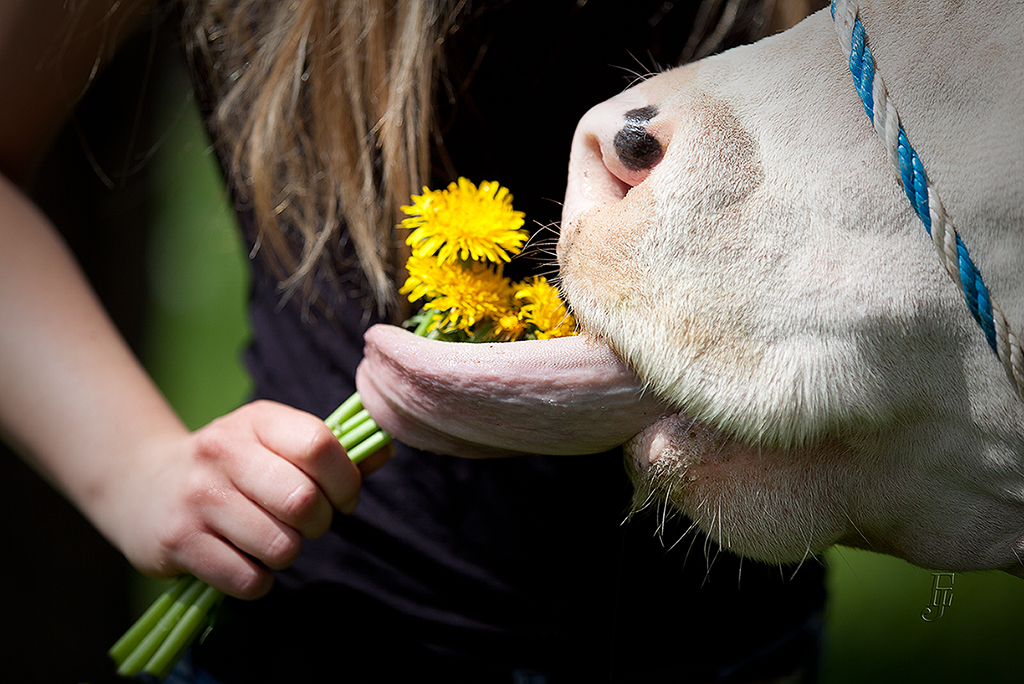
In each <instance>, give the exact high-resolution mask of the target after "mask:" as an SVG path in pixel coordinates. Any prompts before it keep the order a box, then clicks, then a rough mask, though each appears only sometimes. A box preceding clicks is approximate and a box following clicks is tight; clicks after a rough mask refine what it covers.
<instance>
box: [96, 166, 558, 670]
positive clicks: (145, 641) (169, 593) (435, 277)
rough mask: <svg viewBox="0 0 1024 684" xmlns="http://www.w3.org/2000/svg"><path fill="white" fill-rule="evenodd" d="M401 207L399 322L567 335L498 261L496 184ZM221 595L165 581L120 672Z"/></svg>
mask: <svg viewBox="0 0 1024 684" xmlns="http://www.w3.org/2000/svg"><path fill="white" fill-rule="evenodd" d="M412 200H413V204H412V205H410V206H404V207H402V211H403V212H404V213H405V214H407V218H405V219H404V220H403V221H402V224H401V225H402V227H404V228H407V229H411V232H410V234H409V236H408V238H407V240H406V242H407V244H408V245H409V246H410V248H411V255H410V257H409V260H408V261H407V263H406V270H407V271H408V274H409V277H408V280H406V282H405V285H404V286H403V287H402V288H401V290H400V292H401V294H404V295H407V296H408V298H409V301H411V302H419V301H421V300H422V301H423V302H424V304H423V306H422V308H421V309H420V311H419V312H418V313H417V314H416V315H414V316H413V317H412V318H411V319H410V320H409V321H408V322H407V324H408V325H410V326H415V332H416V333H417V334H418V335H422V336H425V337H429V338H433V339H440V340H445V341H453V342H505V341H512V340H523V339H546V338H552V337H563V336H566V335H573V334H575V329H576V323H575V321H574V320H573V318H572V316H571V314H569V313H568V312H567V311H566V308H565V306H564V304H563V303H562V300H561V299H560V297H559V295H558V291H557V290H556V289H555V288H554V287H553V286H551V285H550V284H549V283H548V282H547V280H545V279H544V278H543V277H533V278H529V279H527V280H524V281H522V282H512V281H511V280H510V279H509V278H507V277H505V275H504V273H503V269H504V264H505V263H507V262H508V261H510V259H511V258H512V257H513V256H515V255H516V254H518V253H519V252H520V251H521V250H522V248H523V245H524V244H525V243H526V240H527V234H526V231H525V230H523V224H524V220H523V218H524V217H523V213H522V212H520V211H515V210H513V209H512V195H510V194H509V192H508V190H507V189H506V188H503V187H502V186H500V185H499V184H498V183H495V182H489V181H485V182H483V183H481V184H480V185H479V187H478V186H476V185H474V184H473V183H471V182H470V181H468V180H466V179H465V178H459V179H458V181H457V182H454V183H451V184H450V185H449V186H448V187H447V188H446V189H445V190H429V189H427V188H424V189H423V194H422V195H413V197H412ZM325 422H326V423H327V425H328V427H330V428H331V430H332V431H333V432H334V434H335V436H336V437H337V438H338V440H339V441H340V442H341V444H342V445H343V446H344V447H345V449H346V451H347V452H348V456H349V458H351V459H352V460H353V461H354V462H356V463H359V462H360V461H362V460H363V459H365V458H366V457H368V456H369V455H371V454H373V453H375V452H376V451H378V450H379V449H381V448H382V447H384V446H385V445H387V444H388V442H390V441H391V438H390V437H389V436H388V435H387V434H386V433H384V432H383V431H381V430H380V429H379V428H378V427H377V424H376V423H374V421H373V419H372V418H371V417H370V415H369V414H368V413H367V412H366V410H365V409H363V407H362V402H361V400H360V398H359V393H358V392H357V393H355V394H353V395H352V396H351V397H350V398H349V399H348V400H347V401H345V402H344V403H343V404H342V405H341V406H339V407H338V408H337V409H336V410H335V411H334V412H333V413H332V414H331V415H330V416H328V417H327V419H326V420H325ZM222 598H223V595H222V594H221V593H220V592H218V591H217V590H216V589H214V588H213V587H210V586H208V585H206V584H204V583H203V582H202V581H200V580H198V579H196V578H195V577H191V576H183V577H180V578H178V579H177V580H175V581H174V582H173V583H172V584H171V585H170V586H169V587H168V588H167V590H166V591H164V593H163V594H161V595H160V597H159V598H157V599H156V601H154V602H153V604H152V605H151V606H150V607H149V608H148V609H147V610H146V611H145V612H144V613H143V614H142V616H141V617H140V618H139V619H138V620H137V621H136V622H135V624H133V625H132V626H131V628H129V630H128V631H127V632H125V634H124V636H122V637H121V638H120V639H119V640H118V641H117V643H115V644H114V645H113V647H111V649H110V651H109V654H110V657H111V658H113V660H114V663H115V665H116V666H117V672H118V674H119V675H122V676H133V675H136V674H139V673H143V672H144V673H148V674H150V675H153V676H155V677H157V678H159V679H164V678H166V677H167V676H168V675H169V674H170V671H171V670H172V669H173V668H174V665H175V664H176V663H177V662H178V660H179V659H180V658H181V656H182V655H183V654H184V652H185V651H186V650H187V649H188V648H189V647H190V646H191V645H192V643H193V642H194V641H195V640H196V639H197V638H199V637H201V636H202V635H203V634H205V633H206V631H207V630H209V629H210V628H211V626H212V619H213V614H214V613H215V612H216V611H215V609H216V607H217V606H218V605H219V604H220V601H221V599H222Z"/></svg>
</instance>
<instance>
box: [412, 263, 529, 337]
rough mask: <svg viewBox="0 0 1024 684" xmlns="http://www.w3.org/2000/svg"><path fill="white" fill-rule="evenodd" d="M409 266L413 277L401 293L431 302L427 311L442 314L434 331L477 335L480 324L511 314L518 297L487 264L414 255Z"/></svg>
mask: <svg viewBox="0 0 1024 684" xmlns="http://www.w3.org/2000/svg"><path fill="white" fill-rule="evenodd" d="M407 267H408V270H409V278H408V279H407V280H406V281H405V285H403V286H402V289H401V290H400V292H401V293H402V294H405V295H408V297H409V301H413V302H415V301H418V300H420V299H425V300H427V301H426V303H425V304H424V305H423V308H424V309H427V310H432V311H436V312H437V313H438V314H439V317H436V318H435V320H434V321H433V323H432V324H431V326H430V328H429V329H430V330H439V331H441V332H457V331H461V332H464V333H466V334H467V335H473V334H474V330H473V329H474V327H475V326H476V325H477V324H479V323H484V322H493V321H497V320H499V319H500V318H501V317H502V316H504V315H507V314H508V313H509V312H510V311H511V308H512V300H513V296H514V294H515V290H514V289H513V287H512V283H511V281H509V279H508V278H506V277H504V276H503V275H502V274H501V273H500V271H496V270H495V269H493V268H490V267H489V266H488V265H487V264H484V263H480V262H468V263H462V262H455V263H448V264H442V263H441V262H440V261H438V260H436V259H431V258H422V257H415V256H413V257H411V258H410V259H409V263H408V264H407Z"/></svg>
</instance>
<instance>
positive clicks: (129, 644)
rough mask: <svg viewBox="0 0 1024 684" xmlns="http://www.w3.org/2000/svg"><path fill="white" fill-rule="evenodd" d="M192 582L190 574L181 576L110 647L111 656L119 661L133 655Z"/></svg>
mask: <svg viewBox="0 0 1024 684" xmlns="http://www.w3.org/2000/svg"><path fill="white" fill-rule="evenodd" d="M191 582H192V578H190V577H188V576H183V577H179V578H178V579H177V580H175V581H174V583H173V584H171V586H169V587H168V588H167V589H166V590H165V591H164V593H162V594H161V595H160V597H159V598H157V600H155V601H153V603H152V605H150V606H149V608H147V609H146V612H145V613H143V614H142V616H141V617H140V618H139V619H138V620H136V621H135V624H133V625H132V626H131V628H130V629H129V630H128V631H127V632H125V633H124V636H122V637H121V638H120V639H118V640H117V642H116V643H115V644H114V645H113V646H111V647H110V657H111V658H113V659H114V660H115V661H116V662H118V663H122V662H124V661H125V659H126V658H127V657H128V656H129V655H131V653H132V651H134V650H135V649H136V647H137V646H138V645H139V642H141V641H142V640H143V639H144V638H145V636H146V635H147V634H149V633H150V632H152V631H153V628H154V627H156V624H157V622H159V621H160V618H162V617H163V616H164V615H165V614H166V613H167V610H168V609H169V608H170V607H171V605H172V604H173V603H174V602H175V601H176V600H177V599H178V597H179V596H181V594H182V593H183V592H184V591H185V589H186V588H187V587H188V585H189V584H191Z"/></svg>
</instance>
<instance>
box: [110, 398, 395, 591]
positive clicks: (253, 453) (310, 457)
mask: <svg viewBox="0 0 1024 684" xmlns="http://www.w3.org/2000/svg"><path fill="white" fill-rule="evenodd" d="M369 461H370V462H374V463H376V464H379V462H380V459H379V458H376V457H371V459H369ZM371 467H372V466H371ZM138 476H139V477H140V479H142V481H141V482H137V483H131V484H129V486H126V487H123V488H122V489H121V491H122V492H124V493H125V494H126V495H127V496H128V497H132V496H133V495H135V499H134V501H132V502H130V506H131V507H130V508H126V509H125V510H124V515H125V516H126V517H127V518H128V519H126V520H125V521H124V522H125V526H124V528H123V529H125V530H126V532H125V536H124V538H123V540H122V541H121V546H122V549H123V550H124V551H125V553H126V554H127V555H128V557H129V560H131V561H132V563H133V564H134V565H135V566H136V567H138V568H139V569H140V570H141V571H142V572H144V573H147V574H152V575H155V576H172V575H176V574H180V573H185V572H187V573H191V574H193V575H195V576H196V577H198V578H199V579H201V580H203V581H204V582H206V583H207V584H210V585H212V586H213V587H215V588H217V589H219V590H221V591H223V592H224V593H227V594H230V595H232V596H236V597H239V598H257V597H259V596H262V595H263V594H265V593H266V592H267V591H269V589H270V586H271V583H272V576H271V569H280V568H284V567H285V566H287V565H289V564H290V563H291V562H292V561H293V560H294V559H295V557H296V555H297V554H298V553H299V549H300V547H301V543H302V539H303V538H306V539H312V538H315V537H318V536H320V535H321V534H323V533H324V532H326V531H327V529H328V527H329V526H330V524H331V519H332V516H333V513H334V511H335V510H338V511H341V512H343V513H348V512H351V511H352V510H353V509H354V508H355V506H356V503H357V501H358V495H359V488H360V484H361V472H360V469H359V468H358V467H357V466H356V465H354V464H353V463H352V462H351V461H350V460H349V459H348V457H347V455H346V453H345V450H344V448H342V446H341V445H340V444H339V443H338V440H337V439H336V438H335V437H334V435H333V434H332V433H331V430H330V429H329V428H328V427H327V426H326V425H325V424H324V423H323V421H321V420H320V419H318V418H317V417H315V416H313V415H310V414H308V413H305V412H302V411H299V410H297V409H293V408H290V407H288V406H284V405H282V404H276V403H272V402H266V401H260V402H255V403H253V404H249V405H247V406H244V407H242V408H240V409H238V410H237V411H235V412H233V413H231V414H229V415H227V416H224V417H223V418H219V419H217V420H215V421H213V422H212V423H210V424H209V425H207V426H206V427H204V428H202V429H200V430H198V431H196V432H195V433H192V434H190V435H189V436H188V437H187V438H186V439H184V440H179V441H176V442H174V443H172V444H171V445H170V446H169V448H160V449H159V453H157V454H155V455H152V456H150V458H149V460H148V461H147V462H146V464H145V465H141V467H140V469H139V472H138Z"/></svg>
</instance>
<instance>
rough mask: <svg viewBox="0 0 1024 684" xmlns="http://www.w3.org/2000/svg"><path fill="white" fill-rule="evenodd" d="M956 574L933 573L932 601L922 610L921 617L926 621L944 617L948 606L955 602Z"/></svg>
mask: <svg viewBox="0 0 1024 684" xmlns="http://www.w3.org/2000/svg"><path fill="white" fill-rule="evenodd" d="M955 579H956V574H955V573H952V572H933V573H932V602H931V603H929V604H928V605H927V606H925V607H924V609H923V610H921V618H922V619H923V620H924V621H925V622H934V621H935V620H938V619H939V618H940V617H942V615H943V613H945V612H946V608H948V607H949V606H951V605H952V604H953V580H955Z"/></svg>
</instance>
